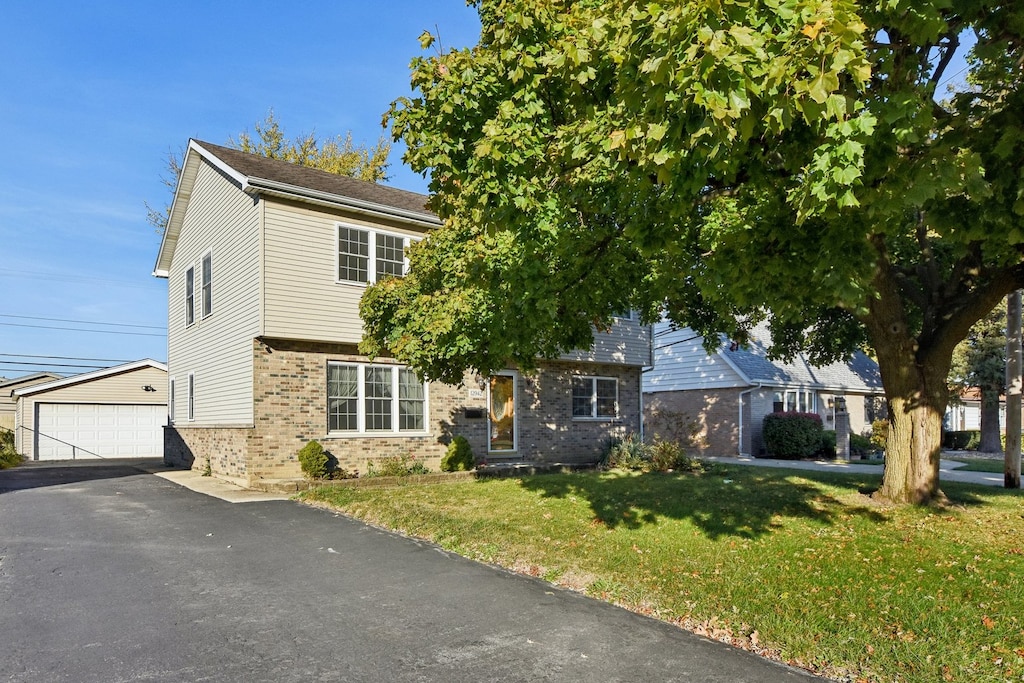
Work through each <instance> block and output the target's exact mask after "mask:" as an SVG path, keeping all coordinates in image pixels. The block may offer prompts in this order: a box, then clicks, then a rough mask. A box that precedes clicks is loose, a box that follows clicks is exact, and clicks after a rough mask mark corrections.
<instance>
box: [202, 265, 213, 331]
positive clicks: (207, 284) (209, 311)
mask: <svg viewBox="0 0 1024 683" xmlns="http://www.w3.org/2000/svg"><path fill="white" fill-rule="evenodd" d="M207 259H209V261H210V271H209V276H210V279H209V281H207V279H206V276H207V271H206V261H207ZM199 278H200V280H199V306H200V308H201V309H202V316H203V319H206V318H209V317H210V316H211V315H213V251H212V250H208V251H207V252H206V253H205V254H203V257H202V258H201V259H200V260H199ZM207 288H209V290H210V297H209V299H210V302H209V307H207V302H206V299H207V297H206V290H207Z"/></svg>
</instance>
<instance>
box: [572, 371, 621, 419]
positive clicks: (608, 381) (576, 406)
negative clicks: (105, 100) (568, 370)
mask: <svg viewBox="0 0 1024 683" xmlns="http://www.w3.org/2000/svg"><path fill="white" fill-rule="evenodd" d="M618 415H619V381H618V380H617V379H615V378H614V377H573V378H572V416H573V417H574V418H580V419H583V418H591V419H611V418H614V417H618Z"/></svg>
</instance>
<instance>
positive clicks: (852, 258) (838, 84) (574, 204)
mask: <svg viewBox="0 0 1024 683" xmlns="http://www.w3.org/2000/svg"><path fill="white" fill-rule="evenodd" d="M477 8H478V11H479V14H480V18H481V24H482V31H481V36H480V41H479V43H478V44H477V45H476V46H474V47H472V48H469V49H464V50H457V51H449V52H442V53H436V54H433V55H429V56H423V57H420V58H417V59H415V60H414V61H413V64H412V85H413V86H414V88H415V89H416V90H417V91H418V92H417V95H416V96H415V97H411V98H403V99H400V100H398V101H396V102H395V103H394V104H393V106H392V109H391V111H390V118H391V122H392V125H393V134H394V136H395V138H396V139H400V140H403V141H404V142H405V143H406V145H407V147H408V151H407V152H406V155H405V160H406V161H407V162H408V163H409V164H411V166H412V167H413V168H414V169H416V170H419V171H421V172H424V173H426V172H429V173H430V174H431V184H430V191H431V206H432V208H433V209H434V210H435V211H436V212H437V213H438V214H439V215H440V216H441V217H442V218H443V219H444V221H445V226H444V227H443V228H442V229H440V230H439V231H437V232H436V233H434V234H433V235H431V237H430V238H429V239H427V240H424V241H423V242H421V243H419V244H418V245H416V246H415V247H414V248H413V249H412V250H411V253H410V261H411V266H412V267H411V274H410V276H409V277H407V278H406V279H404V280H401V281H386V282H383V283H380V284H378V285H377V286H376V287H373V288H371V289H370V290H369V291H368V292H367V294H366V296H365V297H364V300H363V306H362V314H363V316H364V319H365V320H366V323H367V336H366V338H365V339H364V349H366V350H367V351H369V352H371V353H372V352H379V351H383V350H388V351H390V352H392V353H394V354H395V355H396V356H397V357H398V358H399V359H400V360H402V361H404V362H407V363H410V364H411V365H413V366H414V367H416V368H417V369H419V370H420V371H421V372H422V373H424V374H425V375H426V376H428V377H431V378H441V379H446V380H449V381H452V380H458V379H460V378H461V376H462V372H463V371H464V370H466V369H470V368H472V369H476V370H478V371H480V372H484V373H486V372H490V371H493V370H496V369H499V368H501V367H504V366H505V365H507V364H517V365H520V366H522V367H526V368H529V367H532V366H533V365H534V363H535V359H536V358H538V357H549V356H553V355H555V354H557V353H558V352H559V351H561V350H565V349H569V348H573V347H580V346H586V345H587V344H589V343H590V341H591V339H592V333H593V330H594V329H600V328H602V327H603V326H605V325H607V324H608V323H609V322H610V319H611V316H612V314H613V313H614V312H615V311H616V310H622V309H624V308H627V307H632V308H636V309H639V310H641V311H642V312H643V313H644V315H645V317H646V319H648V320H651V319H653V318H654V317H655V316H656V315H657V314H658V312H659V311H660V310H661V309H662V307H665V310H666V311H667V314H668V315H669V316H670V318H671V319H673V320H675V321H677V322H679V323H681V324H686V325H689V326H691V327H693V328H694V329H695V330H696V331H698V332H699V333H701V334H702V335H704V336H705V338H706V339H708V340H713V341H717V339H718V334H719V333H727V334H729V335H731V336H732V337H733V338H736V339H739V340H741V341H742V340H743V339H744V335H745V333H746V331H747V330H749V329H750V328H751V326H752V325H753V324H755V323H756V322H759V321H761V320H764V319H765V318H767V319H769V321H770V323H771V326H772V338H773V340H774V342H775V353H777V354H779V355H789V354H792V353H793V352H795V351H796V350H798V349H806V350H809V351H810V353H811V357H812V359H813V360H815V361H826V360H830V359H835V358H838V357H840V356H842V355H844V354H846V353H848V352H849V350H850V349H851V348H852V347H853V346H854V345H855V344H857V343H861V342H863V341H864V340H865V338H866V341H867V342H868V343H870V345H871V346H872V347H873V348H874V350H875V352H876V354H877V358H878V360H879V365H880V368H881V371H882V377H883V382H884V384H885V387H886V395H887V400H888V402H889V408H890V415H891V416H892V417H893V421H892V427H891V429H892V432H891V433H890V438H889V442H888V443H889V444H890V446H889V453H888V460H887V466H886V472H885V479H884V483H883V488H882V491H881V492H880V496H881V497H884V498H888V499H891V500H900V501H909V500H912V501H917V502H924V501H927V500H930V499H931V498H933V497H934V496H936V495H938V494H939V489H938V450H939V441H938V439H939V429H940V427H941V414H942V410H943V409H944V407H945V402H946V392H947V388H946V383H945V380H946V375H947V372H948V370H949V367H950V362H951V356H952V352H953V348H954V346H955V345H956V343H957V342H958V341H960V340H961V339H962V338H963V337H964V336H965V335H966V334H967V332H968V330H969V329H970V327H971V325H972V324H974V323H975V322H976V321H977V320H978V319H980V318H981V317H982V316H983V315H985V314H986V313H987V312H988V311H990V310H991V309H992V308H993V307H994V306H995V305H996V304H997V303H998V301H999V300H1000V299H1001V298H1002V297H1003V296H1004V295H1005V294H1006V293H1007V292H1009V291H1011V290H1013V289H1015V288H1018V287H1021V286H1022V285H1024V265H1022V244H1024V229H1022V223H1021V216H1022V214H1024V189H1022V188H1024V185H1022V173H1021V160H1022V159H1024V137H1022V135H1021V126H1022V123H1024V121H1022V118H1024V101H1022V99H1024V98H1022V93H1021V87H1020V86H1021V81H1022V76H1024V72H1022V58H1024V50H1022V45H1021V39H1022V35H1021V33H1022V30H1024V7H1022V6H1020V5H1019V4H1016V3H1011V2H986V1H983V0H966V1H963V2H957V3H955V4H954V3H951V2H949V0H875V1H874V2H854V1H850V0H837V1H834V2H828V3H822V2H816V1H810V0H807V1H804V0H753V1H743V2H740V1H739V0H716V1H714V2H711V1H707V2H682V1H677V2H661V3H646V2H645V3H641V2H636V1H634V0H608V1H601V2H598V1H596V0H594V1H589V2H588V1H584V2H558V1H552V0H504V1H495V2H486V1H481V2H478V3H477ZM966 35H971V36H973V37H976V39H977V42H976V44H975V45H974V47H973V48H972V49H971V50H970V52H969V54H968V65H969V68H968V70H967V72H966V74H965V77H966V78H967V80H968V82H969V83H970V87H965V88H962V89H959V90H958V91H957V92H954V93H950V94H949V95H948V97H945V98H944V99H941V101H940V100H937V95H939V96H941V95H942V93H940V92H939V90H940V86H941V85H942V84H944V83H945V82H946V81H947V80H950V79H951V78H952V77H953V76H955V74H950V73H948V67H949V65H950V63H951V61H952V60H953V58H954V55H955V54H956V53H957V50H958V48H959V46H960V41H961V39H962V38H963V37H964V36H966ZM432 40H433V39H432V37H431V36H430V35H429V34H425V35H424V36H423V38H422V39H421V42H422V43H423V45H424V46H425V47H430V46H431V43H432Z"/></svg>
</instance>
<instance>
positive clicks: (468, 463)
mask: <svg viewBox="0 0 1024 683" xmlns="http://www.w3.org/2000/svg"><path fill="white" fill-rule="evenodd" d="M475 466H476V461H475V460H474V459H473V448H472V447H471V446H470V445H469V441H467V440H466V437H464V436H462V435H461V434H460V435H459V436H456V437H455V438H454V439H452V442H451V443H450V444H448V451H447V452H446V453H445V454H444V457H443V458H441V471H442V472H467V471H469V470H471V469H473V467H475Z"/></svg>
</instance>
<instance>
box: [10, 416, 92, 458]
mask: <svg viewBox="0 0 1024 683" xmlns="http://www.w3.org/2000/svg"><path fill="white" fill-rule="evenodd" d="M17 428H18V429H24V430H25V431H27V432H32V433H33V434H36V435H39V436H42V437H45V438H47V439H51V440H53V441H56V442H57V443H62V444H64V445H65V446H71V459H72V460H77V459H78V451H81V452H83V453H88V454H89V455H91V456H93V457H94V458H100V459H105V457H104V456H102V455H100V454H99V453H93V452H92V451H90V450H87V449H85V448H82V447H81V446H76V445H75V444H73V443H68V442H67V441H64V440H62V439H58V438H57V437H55V436H50V435H49V434H44V433H42V432H40V431H38V430H35V429H32V428H31V427H26V426H25V425H18V426H17ZM0 429H6V427H4V428H0ZM8 431H10V430H8ZM37 445H38V444H37ZM35 456H36V457H35V459H36V460H38V459H39V453H36V454H35Z"/></svg>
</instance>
